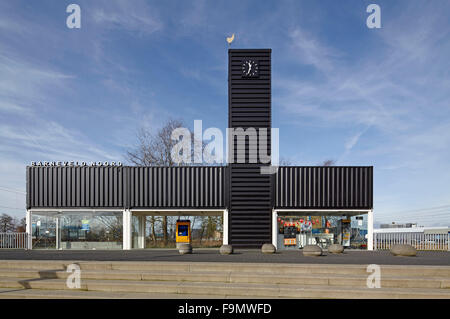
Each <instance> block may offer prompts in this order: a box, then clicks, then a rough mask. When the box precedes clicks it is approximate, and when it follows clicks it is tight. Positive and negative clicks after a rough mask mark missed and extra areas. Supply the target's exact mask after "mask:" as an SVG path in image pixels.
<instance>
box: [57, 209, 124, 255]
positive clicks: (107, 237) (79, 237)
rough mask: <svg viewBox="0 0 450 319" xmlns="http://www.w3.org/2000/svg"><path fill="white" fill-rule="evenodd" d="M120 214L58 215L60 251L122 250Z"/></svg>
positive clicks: (86, 213)
mask: <svg viewBox="0 0 450 319" xmlns="http://www.w3.org/2000/svg"><path fill="white" fill-rule="evenodd" d="M122 219H123V214H122V212H97V211H96V212H89V211H88V212H76V213H72V212H70V213H62V214H61V215H60V218H59V220H60V231H61V236H60V238H61V248H62V249H122V242H123V237H122V236H123V235H122V232H123V223H122Z"/></svg>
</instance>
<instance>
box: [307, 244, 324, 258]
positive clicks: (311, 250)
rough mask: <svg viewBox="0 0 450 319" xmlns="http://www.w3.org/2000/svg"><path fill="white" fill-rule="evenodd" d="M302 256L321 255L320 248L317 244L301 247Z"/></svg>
mask: <svg viewBox="0 0 450 319" xmlns="http://www.w3.org/2000/svg"><path fill="white" fill-rule="evenodd" d="M302 251H303V256H321V255H322V248H320V247H319V246H317V245H306V246H305V247H303V249H302Z"/></svg>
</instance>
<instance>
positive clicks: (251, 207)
mask: <svg viewBox="0 0 450 319" xmlns="http://www.w3.org/2000/svg"><path fill="white" fill-rule="evenodd" d="M228 109H229V114H228V127H229V128H230V129H239V128H241V129H243V130H246V132H250V131H251V130H253V129H255V131H256V132H257V134H258V143H257V146H256V145H255V143H252V144H253V148H252V147H250V144H249V141H251V138H250V137H249V136H246V137H245V161H244V162H242V161H240V162H237V161H238V156H237V153H238V138H236V137H233V138H232V139H231V138H229V142H228V143H229V144H228V148H229V150H231V146H234V150H233V151H232V152H229V157H230V156H232V157H233V162H230V164H229V166H230V175H229V178H230V179H229V186H230V195H229V206H228V207H229V213H230V215H229V242H230V244H232V245H233V246H235V247H242V248H243V247H248V248H259V247H261V245H262V244H264V243H270V242H271V240H272V238H271V224H272V219H271V213H272V199H271V194H272V192H271V187H272V184H271V178H272V177H271V175H264V174H261V167H262V166H265V165H266V166H267V165H270V161H267V157H266V159H263V158H261V157H260V156H259V148H260V145H261V144H260V143H259V140H260V137H261V135H260V134H261V131H264V130H260V129H266V132H267V152H264V153H265V154H266V155H267V156H270V154H271V145H270V137H271V134H270V129H271V124H272V123H271V122H272V120H271V50H270V49H230V50H229V51H228ZM249 128H250V130H248V129H249ZM241 141H242V140H241ZM231 143H233V145H232V144H231ZM262 143H266V141H262ZM255 146H256V147H255ZM255 152H256V153H258V154H255ZM252 155H257V156H256V158H257V159H256V161H255V160H254V157H253V160H251V157H252ZM229 161H230V158H229Z"/></svg>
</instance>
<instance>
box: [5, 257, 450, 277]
mask: <svg viewBox="0 0 450 319" xmlns="http://www.w3.org/2000/svg"><path fill="white" fill-rule="evenodd" d="M72 263H77V264H79V265H80V268H81V269H82V270H104V271H110V270H129V271H131V270H135V271H181V272H196V273H202V272H237V273H241V274H242V273H255V272H257V273H270V274H286V275H288V274H289V275H296V274H341V275H345V274H347V275H366V276H367V272H366V268H367V265H329V264H328V265H324V264H269V263H264V264H255V263H227V262H222V263H216V262H212V263H209V262H152V261H148V262H127V261H124V262H110V261H105V262H103V261H89V262H86V261H81V262H77V261H34V260H25V261H17V260H0V270H1V269H39V270H44V269H47V270H51V269H56V270H57V269H66V267H67V265H69V264H72ZM380 268H381V273H382V276H385V275H387V276H399V277H400V276H406V277H429V276H432V277H448V278H450V266H416V265H408V266H404V265H401V266H399V265H381V266H380Z"/></svg>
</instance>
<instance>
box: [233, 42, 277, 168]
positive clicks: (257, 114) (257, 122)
mask: <svg viewBox="0 0 450 319" xmlns="http://www.w3.org/2000/svg"><path fill="white" fill-rule="evenodd" d="M271 52H272V51H271V50H270V49H248V50H247V49H244V50H242V49H235V50H229V52H228V110H229V112H228V127H230V128H243V129H247V128H249V127H252V128H255V129H257V130H258V129H259V128H265V129H266V130H267V142H268V147H267V155H268V156H269V157H270V154H271V152H270V151H271V147H270V141H271V132H270V129H271V126H272V117H271ZM246 58H249V59H253V60H254V61H256V62H258V63H259V76H258V77H254V78H253V77H250V78H246V77H243V76H242V62H243V59H246ZM236 144H237V139H235V140H234V145H235V146H234V155H233V156H234V159H235V160H234V162H235V163H236V159H237V155H236V152H237V146H236ZM258 147H259V143H258ZM245 150H246V162H247V163H248V162H249V161H248V152H249V148H248V140H247V141H246V148H245ZM255 151H258V148H257V149H255ZM230 155H231V154H230ZM257 163H260V161H259V158H258V162H257ZM263 163H264V164H268V163H266V162H264V161H263Z"/></svg>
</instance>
